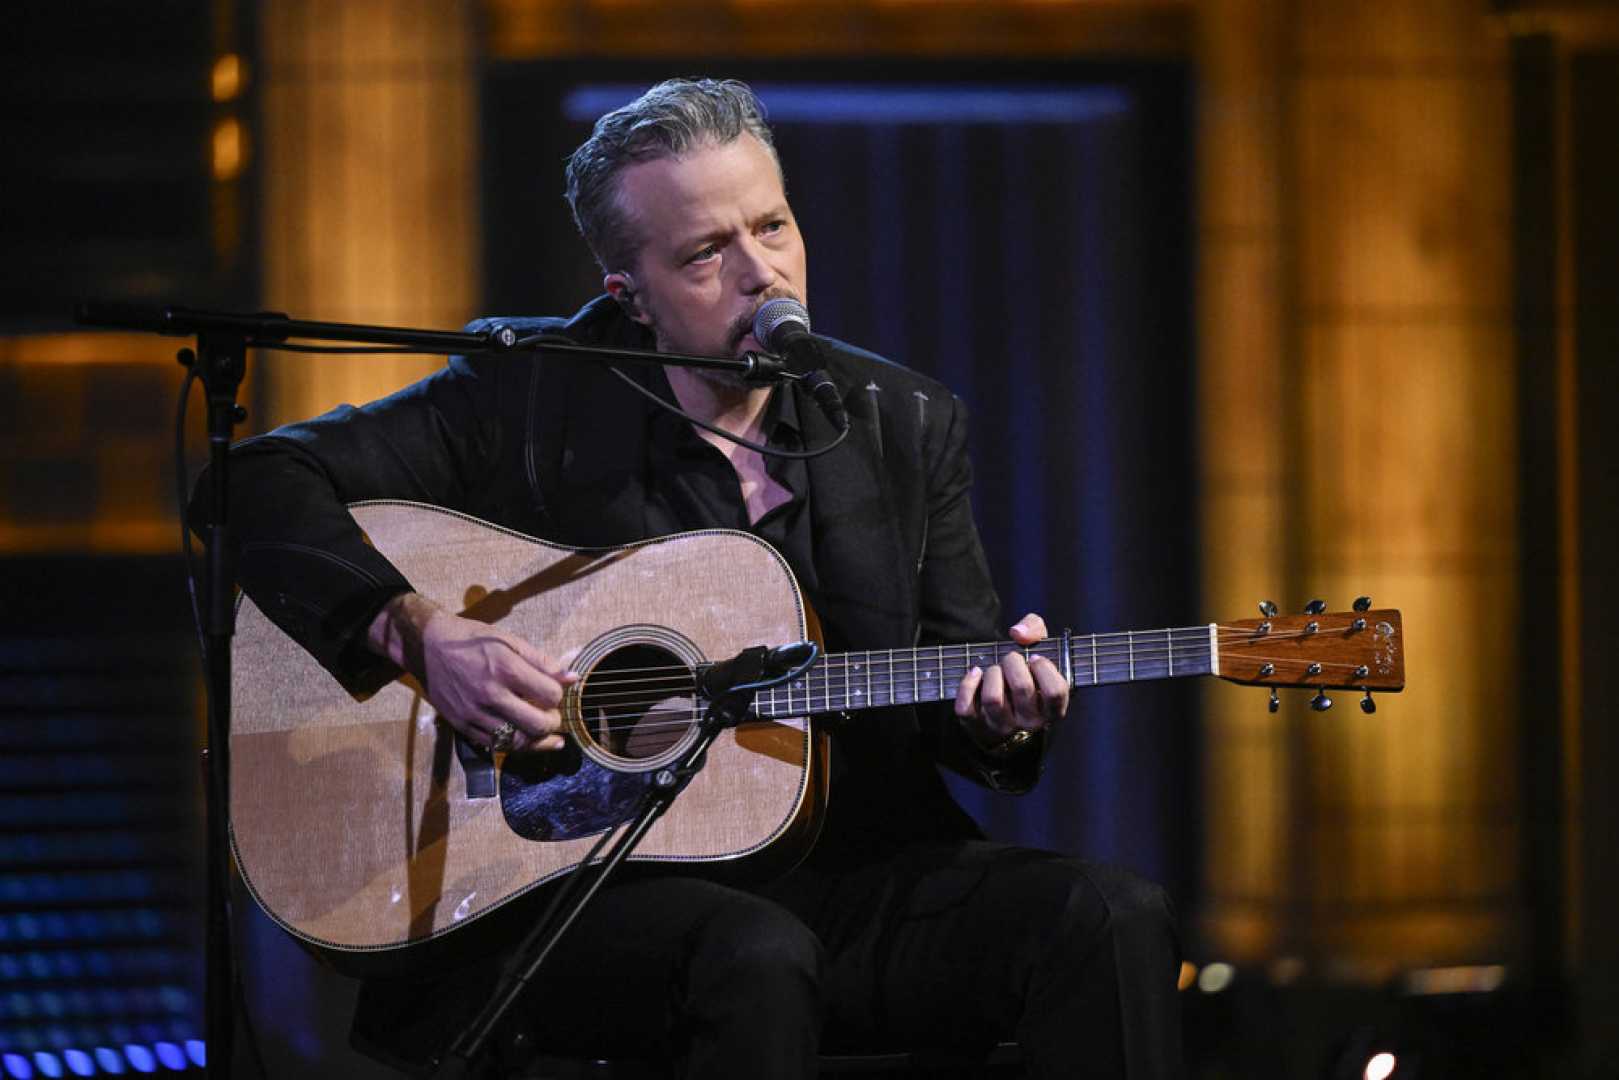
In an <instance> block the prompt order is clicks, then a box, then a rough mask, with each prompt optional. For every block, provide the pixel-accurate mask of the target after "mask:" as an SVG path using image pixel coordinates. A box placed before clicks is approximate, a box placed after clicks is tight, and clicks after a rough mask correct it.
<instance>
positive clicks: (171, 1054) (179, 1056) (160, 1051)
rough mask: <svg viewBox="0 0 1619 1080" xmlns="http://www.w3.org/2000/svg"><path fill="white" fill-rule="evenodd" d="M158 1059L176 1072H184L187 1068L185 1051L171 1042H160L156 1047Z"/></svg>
mask: <svg viewBox="0 0 1619 1080" xmlns="http://www.w3.org/2000/svg"><path fill="white" fill-rule="evenodd" d="M155 1049H156V1050H157V1059H158V1060H159V1061H161V1062H162V1063H163V1064H164V1065H165V1066H167V1067H168V1068H170V1069H173V1070H174V1071H175V1072H183V1071H184V1070H185V1068H186V1055H185V1051H184V1050H181V1049H180V1048H179V1047H178V1046H175V1045H174V1044H173V1043H171V1042H160V1043H158V1044H157V1046H156V1047H155Z"/></svg>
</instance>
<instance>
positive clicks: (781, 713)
mask: <svg viewBox="0 0 1619 1080" xmlns="http://www.w3.org/2000/svg"><path fill="white" fill-rule="evenodd" d="M1213 649H1214V646H1213V645H1212V643H1211V640H1210V628H1209V627H1208V626H1187V627H1173V628H1170V629H1165V630H1135V631H1128V632H1125V633H1120V634H1086V635H1071V636H1066V637H1055V638H1046V639H1045V640H1044V641H1041V642H1037V643H1036V644H1034V645H1019V644H1017V643H1016V642H1012V641H996V642H987V643H981V644H976V645H930V646H923V647H920V648H914V649H876V650H873V651H871V652H849V653H833V654H830V655H828V656H825V657H823V658H822V659H821V661H820V662H819V663H817V664H816V665H815V666H814V667H813V668H811V669H810V670H809V671H808V672H806V673H805V674H804V675H803V676H802V677H801V678H798V679H795V680H793V681H792V682H790V683H787V684H785V685H783V686H778V687H775V688H774V689H771V690H767V691H765V692H763V693H761V694H759V696H758V697H757V698H756V699H755V701H754V712H756V713H757V714H758V715H759V716H760V717H763V718H765V719H771V720H773V719H780V718H784V717H790V716H803V715H805V714H806V713H823V712H852V711H854V710H856V709H874V708H881V707H884V706H888V705H910V704H922V703H925V702H930V701H949V700H951V699H953V698H954V697H955V696H956V691H957V690H958V689H959V688H960V686H961V681H962V680H963V679H965V678H966V677H967V672H969V671H971V670H972V669H973V668H974V667H977V668H983V669H988V668H989V667H990V666H991V665H994V664H999V663H1000V662H1001V658H1002V657H1004V656H1006V655H1007V654H1008V653H1012V652H1019V653H1022V654H1024V656H1025V657H1034V656H1043V657H1045V658H1046V659H1047V660H1050V661H1051V662H1052V663H1054V664H1056V665H1057V670H1059V671H1062V672H1063V673H1065V674H1066V675H1067V677H1068V681H1069V683H1070V684H1071V685H1073V686H1075V687H1085V686H1103V685H1107V684H1111V683H1125V682H1141V681H1144V680H1148V679H1177V678H1180V677H1182V676H1192V675H1209V674H1212V673H1213V671H1214V655H1213Z"/></svg>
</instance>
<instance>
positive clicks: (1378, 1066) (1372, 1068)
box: [1361, 1052, 1398, 1080]
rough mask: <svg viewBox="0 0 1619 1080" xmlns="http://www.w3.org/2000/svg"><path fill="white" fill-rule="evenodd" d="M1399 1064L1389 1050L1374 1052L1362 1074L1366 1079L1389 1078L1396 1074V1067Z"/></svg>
mask: <svg viewBox="0 0 1619 1080" xmlns="http://www.w3.org/2000/svg"><path fill="white" fill-rule="evenodd" d="M1397 1064H1398V1062H1397V1061H1395V1058H1394V1055H1393V1054H1390V1053H1387V1052H1384V1053H1381V1054H1373V1055H1372V1058H1371V1060H1370V1061H1368V1062H1367V1063H1366V1071H1365V1072H1363V1073H1362V1074H1361V1075H1362V1076H1363V1077H1365V1080H1389V1077H1391V1076H1393V1075H1394V1067H1395V1066H1396V1065H1397Z"/></svg>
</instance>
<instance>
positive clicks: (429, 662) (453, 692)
mask: <svg viewBox="0 0 1619 1080" xmlns="http://www.w3.org/2000/svg"><path fill="white" fill-rule="evenodd" d="M367 642H368V643H369V645H370V647H371V650H372V651H373V652H375V653H377V654H379V655H381V656H385V657H387V658H388V659H389V660H391V661H393V662H394V663H395V664H398V665H399V666H400V667H402V668H404V669H405V670H406V671H408V672H410V673H411V674H412V675H414V676H416V679H417V681H418V682H420V683H421V684H422V690H423V692H424V693H425V694H426V695H427V700H428V701H430V702H431V703H432V705H433V708H434V709H436V710H437V711H438V714H439V715H440V716H442V717H443V718H444V719H445V720H446V721H448V722H449V724H450V726H451V727H453V728H455V730H456V731H458V732H460V733H461V734H462V735H463V736H464V737H466V738H467V739H468V740H470V741H471V742H473V743H475V744H477V745H478V746H489V745H490V744H491V743H492V742H493V741H494V737H495V732H496V731H497V730H498V729H500V728H501V726H502V725H504V724H508V723H509V724H511V725H512V727H513V728H514V729H515V731H516V734H515V736H514V737H513V741H512V749H514V750H561V749H562V747H563V738H562V734H561V732H562V711H561V704H562V694H563V690H564V688H566V687H567V686H569V685H571V684H573V683H576V682H578V681H579V675H578V674H577V673H576V672H574V671H571V670H569V668H568V666H567V663H566V659H567V658H563V660H553V659H552V658H551V657H549V656H547V655H546V654H545V653H543V652H541V651H540V650H539V649H536V648H535V647H534V646H533V645H530V644H529V643H528V642H526V641H524V640H523V639H522V638H520V637H517V636H515V635H513V634H508V633H506V632H505V631H504V630H501V629H499V628H498V627H494V626H490V625H489V624H487V623H481V622H476V621H474V620H472V619H463V618H462V617H461V616H459V615H455V614H452V613H450V612H448V611H446V610H444V609H443V608H441V607H439V606H438V605H437V604H435V603H434V602H433V601H431V600H429V599H427V598H426V597H424V596H421V595H418V594H417V593H405V594H403V595H401V596H396V597H394V598H393V599H392V600H390V601H388V604H387V606H385V607H384V608H383V609H382V610H381V611H380V612H378V613H377V617H376V618H375V619H374V620H372V622H371V626H370V629H369V630H368V631H367Z"/></svg>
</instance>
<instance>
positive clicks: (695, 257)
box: [686, 244, 720, 263]
mask: <svg viewBox="0 0 1619 1080" xmlns="http://www.w3.org/2000/svg"><path fill="white" fill-rule="evenodd" d="M719 253H720V249H719V248H717V247H715V246H714V245H713V244H709V245H708V246H707V247H705V248H703V249H701V250H700V251H697V252H695V253H693V254H692V257H691V258H689V259H687V260H686V262H688V263H701V262H707V261H708V260H710V259H712V258H714V256H716V255H718V254H719Z"/></svg>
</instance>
